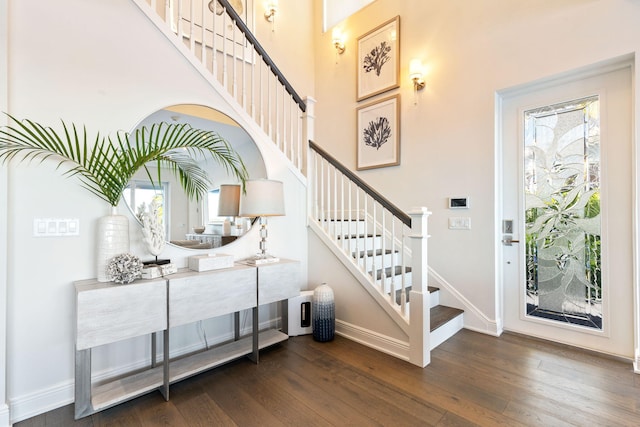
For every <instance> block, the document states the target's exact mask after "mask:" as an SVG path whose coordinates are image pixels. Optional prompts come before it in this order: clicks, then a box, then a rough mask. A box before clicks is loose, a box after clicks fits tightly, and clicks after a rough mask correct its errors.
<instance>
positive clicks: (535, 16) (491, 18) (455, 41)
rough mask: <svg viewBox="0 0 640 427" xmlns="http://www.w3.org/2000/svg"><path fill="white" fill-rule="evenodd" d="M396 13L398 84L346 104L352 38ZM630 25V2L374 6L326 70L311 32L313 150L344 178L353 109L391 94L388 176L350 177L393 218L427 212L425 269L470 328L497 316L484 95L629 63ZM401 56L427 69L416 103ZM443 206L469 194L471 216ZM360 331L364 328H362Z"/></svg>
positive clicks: (636, 14)
mask: <svg viewBox="0 0 640 427" xmlns="http://www.w3.org/2000/svg"><path fill="white" fill-rule="evenodd" d="M396 15H400V27H401V31H400V35H401V39H400V45H401V64H400V68H401V73H400V77H401V82H400V85H401V86H400V88H399V89H396V90H393V91H389V92H386V93H385V94H382V95H380V96H378V97H376V98H373V99H369V100H365V101H362V102H360V103H358V102H356V85H355V82H356V62H357V61H356V49H357V48H356V40H357V38H358V37H359V36H360V35H362V34H364V33H366V32H367V31H369V30H370V29H372V28H374V27H375V26H377V25H379V24H381V23H383V22H385V21H387V20H389V19H391V18H393V17H394V16H396ZM320 19H321V18H320V17H319V16H316V20H317V21H319V20H320ZM638 22H640V2H638V1H637V0H586V1H585V0H542V1H537V2H520V1H511V0H483V1H464V0H452V1H447V2H442V1H436V0H406V1H402V2H398V1H394V0H378V1H376V2H374V3H372V4H371V5H369V6H367V7H366V8H364V9H362V10H361V11H359V12H357V13H356V14H355V15H353V16H351V17H349V18H348V19H347V20H346V21H344V22H343V23H341V24H340V25H341V27H342V30H343V32H345V33H346V38H347V43H346V52H345V53H344V54H343V55H341V56H339V58H338V61H337V63H336V58H335V49H334V47H333V45H332V43H331V31H327V32H326V33H324V34H318V36H317V39H316V45H315V47H316V49H315V52H316V55H317V57H316V94H317V95H316V98H317V101H318V104H317V108H316V117H317V120H316V134H315V142H316V143H318V144H319V145H321V146H322V147H323V148H324V149H326V150H327V151H328V152H329V153H330V154H332V155H333V156H335V157H336V158H337V159H338V160H340V161H341V162H342V163H343V164H345V165H346V166H347V167H349V168H350V169H352V170H355V166H356V149H355V143H354V141H355V136H356V128H355V123H356V108H357V107H359V106H362V105H366V104H367V103H368V102H370V101H373V100H376V99H379V98H381V97H384V96H386V95H389V94H396V93H398V94H400V95H401V158H400V160H401V163H400V166H396V167H387V168H382V169H373V170H367V171H361V172H358V175H359V176H360V177H361V178H362V179H363V180H364V181H366V182H367V183H368V184H370V185H371V186H372V187H373V188H375V189H376V190H378V191H379V192H381V193H382V194H383V195H384V196H385V197H387V198H388V199H389V200H391V201H392V202H393V203H395V204H396V205H398V206H399V207H400V208H401V209H403V210H405V211H407V210H409V209H410V208H412V207H414V206H426V207H428V208H429V210H431V211H432V212H433V215H432V216H431V217H430V219H429V232H430V235H431V239H430V240H429V264H430V266H431V267H433V268H434V269H435V270H436V271H437V272H438V273H439V274H440V275H442V276H443V277H444V278H445V279H446V280H447V282H449V283H450V284H452V285H453V286H454V287H455V289H456V290H458V291H459V292H460V293H461V294H462V296H463V297H465V298H466V299H468V300H470V301H471V302H472V303H473V304H474V305H475V307H476V308H477V310H478V312H479V313H482V315H483V316H485V319H483V318H481V317H482V316H476V319H475V320H477V323H476V326H477V327H478V328H483V327H484V326H483V325H486V324H489V323H491V324H494V325H495V324H496V322H498V324H499V317H500V313H499V308H498V307H497V306H496V298H498V297H499V296H498V295H496V291H495V289H496V280H497V273H496V262H497V255H496V251H495V243H494V242H495V241H496V240H495V239H496V238H497V235H496V233H497V230H496V229H495V223H496V213H495V198H494V185H495V172H496V171H495V164H494V154H495V137H496V135H495V130H494V127H495V119H494V107H495V106H494V100H495V94H496V92H497V91H499V90H503V89H506V88H510V87H513V86H515V85H520V84H525V83H528V82H532V81H535V80H539V79H544V78H548V77H551V76H554V75H556V74H559V73H563V72H567V71H570V70H574V69H577V68H582V67H585V66H587V65H590V64H594V63H597V62H600V61H604V60H608V59H611V58H615V57H619V56H623V55H626V54H630V53H631V54H633V53H636V57H637V52H638V51H639V50H640V26H638V24H637V23H638ZM413 58H419V59H421V60H422V62H423V64H425V68H426V70H427V74H426V76H425V80H426V88H425V89H424V90H423V91H421V92H419V94H418V104H417V105H414V102H413V101H414V94H413V85H412V83H411V81H410V80H409V78H408V68H409V62H410V60H411V59H413ZM636 73H637V71H636ZM636 77H637V75H636ZM635 102H636V103H637V102H638V96H637V95H635ZM635 114H636V117H635V121H636V122H638V117H637V114H638V113H637V112H636V113H635ZM632 178H633V177H629V180H631V179H632ZM450 196H469V197H470V199H471V209H469V210H468V211H465V212H463V213H461V212H459V211H458V212H455V211H450V210H448V209H447V198H448V197H450ZM460 215H464V216H469V217H471V227H472V229H471V230H470V231H455V230H449V229H448V218H449V217H451V216H460ZM613 256H615V255H613ZM310 259H311V263H310V267H309V272H310V273H309V274H310V275H309V279H310V281H317V282H320V281H322V280H323V278H322V277H323V267H322V262H321V261H320V260H319V259H318V257H316V256H315V254H314V253H313V252H312V253H311V254H310ZM636 280H637V279H636ZM636 298H638V297H637V294H636ZM353 309H354V310H357V308H355V307H354V308H353ZM354 317H357V316H355V315H354ZM469 319H471V317H469ZM487 319H488V320H490V322H487ZM475 320H472V321H474V322H475ZM361 326H363V327H365V326H366V327H369V328H371V329H374V330H375V325H372V324H368V325H365V324H361ZM636 340H637V338H636ZM636 347H637V346H636Z"/></svg>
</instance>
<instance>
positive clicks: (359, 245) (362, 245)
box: [337, 236, 382, 253]
mask: <svg viewBox="0 0 640 427" xmlns="http://www.w3.org/2000/svg"><path fill="white" fill-rule="evenodd" d="M337 243H338V246H340V247H344V246H343V241H342V239H338V240H337ZM381 244H382V238H381V237H380V236H376V237H358V238H350V239H347V243H346V246H347V248H348V252H349V253H353V252H357V251H365V250H367V251H370V250H372V249H376V248H378V247H380V245H381Z"/></svg>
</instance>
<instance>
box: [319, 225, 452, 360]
mask: <svg viewBox="0 0 640 427" xmlns="http://www.w3.org/2000/svg"><path fill="white" fill-rule="evenodd" d="M322 221H324V225H325V226H324V227H323V228H325V229H326V230H327V231H328V233H329V234H330V235H333V236H336V244H337V245H338V246H340V247H344V248H347V250H346V254H350V260H348V262H351V261H353V262H354V263H355V264H357V265H359V266H363V268H364V270H365V271H366V273H367V275H368V276H370V277H371V278H372V279H373V280H372V284H373V286H374V287H376V288H379V289H381V290H382V293H383V294H384V295H387V296H389V297H390V299H393V300H394V301H395V304H396V305H397V306H400V307H403V302H404V307H405V308H404V310H405V312H406V313H407V315H409V313H410V307H411V304H410V295H411V293H410V291H411V267H410V266H405V267H403V266H402V260H401V254H400V251H399V250H398V249H389V248H383V246H384V241H383V238H382V235H381V234H379V233H373V232H369V233H367V230H366V227H367V224H366V221H365V220H362V219H352V220H342V219H325V220H322ZM347 258H348V257H347ZM401 282H404V287H402V286H400V288H401V289H398V286H396V283H401ZM402 289H404V292H403V291H402ZM427 289H428V292H429V296H430V297H429V300H430V304H429V308H430V310H429V319H430V322H429V323H430V340H429V347H430V350H433V349H434V348H436V347H437V346H438V345H440V344H442V343H443V342H444V341H446V340H447V339H448V338H450V337H451V336H453V335H454V334H455V333H456V332H458V331H459V330H460V329H462V327H463V314H464V311H463V310H461V309H458V308H454V307H448V306H444V305H440V289H439V288H436V287H433V286H428V287H427ZM392 292H393V295H392Z"/></svg>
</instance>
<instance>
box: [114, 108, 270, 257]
mask: <svg viewBox="0 0 640 427" xmlns="http://www.w3.org/2000/svg"><path fill="white" fill-rule="evenodd" d="M160 122H166V123H188V124H190V125H191V126H192V127H194V128H198V129H204V130H212V131H215V132H216V133H218V134H219V135H220V136H221V137H222V138H224V139H225V140H226V141H227V142H228V143H229V144H230V145H231V146H232V147H233V148H234V149H235V150H236V151H237V152H238V154H239V155H240V157H241V158H242V161H243V162H244V164H245V166H246V168H247V171H248V172H249V178H250V179H259V178H266V177H267V173H266V167H265V164H264V159H263V158H262V155H261V154H260V151H259V150H258V147H257V146H256V144H255V142H254V141H253V139H251V137H250V136H249V134H248V133H247V132H246V131H245V130H244V129H243V128H242V127H241V126H240V125H239V124H238V123H237V122H235V121H234V120H233V119H231V118H230V117H229V116H227V115H225V114H223V113H221V112H219V111H217V110H215V109H213V108H209V107H205V106H201V105H193V104H180V105H174V106H171V107H167V108H165V109H163V110H160V111H157V112H155V113H153V114H151V115H150V116H149V117H147V118H146V119H144V120H143V121H141V122H140V123H139V124H138V126H137V128H139V127H142V126H147V127H150V126H151V125H152V124H154V123H160ZM134 131H135V129H134ZM199 163H201V166H202V167H203V169H205V170H206V171H207V173H208V175H209V178H210V180H211V182H212V188H211V189H210V190H209V193H208V194H207V197H205V198H204V199H203V200H201V201H199V202H195V201H189V199H188V198H187V197H186V195H185V194H184V191H183V190H182V187H181V186H180V184H179V183H178V182H176V179H175V177H174V176H173V174H172V173H171V172H169V171H161V173H160V176H161V180H162V182H161V185H159V184H158V183H157V182H155V186H154V185H153V184H152V183H151V182H150V180H149V177H148V176H147V174H146V172H145V171H144V170H141V171H139V172H138V173H137V174H136V175H135V176H134V178H133V179H132V180H131V182H130V183H129V187H128V188H127V189H126V190H125V192H124V198H125V202H126V203H127V205H128V206H129V209H130V210H131V212H132V213H133V215H134V216H136V217H137V213H138V212H139V210H140V208H141V206H143V203H144V206H148V205H149V204H150V202H151V201H152V200H153V199H154V198H159V199H160V200H162V217H163V219H164V224H165V234H166V236H167V239H166V240H167V243H169V244H174V245H177V246H181V247H183V248H187V249H211V248H216V247H220V246H224V245H226V244H229V243H231V242H233V241H235V240H236V239H238V238H241V237H242V236H243V235H244V234H245V233H246V232H247V231H248V229H249V228H250V227H251V224H252V223H253V221H251V219H249V218H238V217H235V216H234V215H232V214H230V213H229V212H227V211H225V209H224V206H220V203H221V202H222V205H224V202H225V198H226V193H227V192H228V190H230V189H233V185H237V184H239V183H238V182H237V180H236V178H235V177H233V176H231V175H228V174H227V172H226V170H225V169H224V167H222V166H220V165H219V164H218V163H216V162H215V161H214V160H212V159H210V158H202V159H200V160H199ZM148 167H149V170H150V172H151V173H152V174H154V173H155V171H156V166H155V164H154V165H149V166H148ZM152 176H154V177H155V176H157V174H156V175H152ZM236 188H237V187H236ZM221 193H222V194H221ZM221 196H222V197H223V199H222V200H221Z"/></svg>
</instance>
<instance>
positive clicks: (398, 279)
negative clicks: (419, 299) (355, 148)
mask: <svg viewBox="0 0 640 427" xmlns="http://www.w3.org/2000/svg"><path fill="white" fill-rule="evenodd" d="M392 280H393V278H392V277H387V278H386V279H385V281H384V293H385V294H388V293H389V292H391V281H392ZM376 286H378V287H380V280H377V281H376ZM394 286H395V290H396V291H399V290H400V289H401V288H402V276H400V275H398V276H396V277H395V282H394ZM404 286H405V288H406V287H409V286H411V273H406V274H405V279H404Z"/></svg>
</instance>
